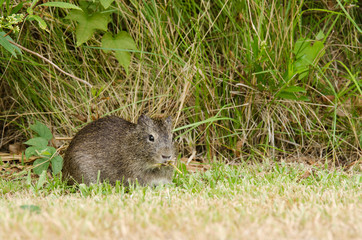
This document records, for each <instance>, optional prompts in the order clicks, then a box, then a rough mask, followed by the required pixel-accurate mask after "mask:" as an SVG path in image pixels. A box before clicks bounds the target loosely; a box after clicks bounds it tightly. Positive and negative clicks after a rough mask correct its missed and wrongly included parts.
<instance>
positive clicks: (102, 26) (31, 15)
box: [0, 0, 137, 73]
mask: <svg viewBox="0 0 362 240" xmlns="http://www.w3.org/2000/svg"><path fill="white" fill-rule="evenodd" d="M4 1H5V0H3V1H1V2H0V6H1V5H2V3H3V2H4ZM30 2H31V1H25V2H21V3H19V4H18V5H15V4H14V5H13V6H12V5H11V4H10V3H9V0H6V8H7V10H8V12H9V11H11V13H12V14H11V15H9V16H7V17H6V18H4V16H0V45H1V46H3V47H4V48H5V50H7V51H8V52H10V53H11V54H12V55H13V56H14V57H16V53H15V50H16V51H18V52H19V53H21V51H20V50H19V49H18V48H17V47H16V46H14V45H12V44H11V43H10V42H9V40H10V41H12V42H14V41H13V40H12V39H11V38H10V37H9V36H7V35H8V34H9V33H11V32H14V33H17V32H19V26H18V25H19V24H20V23H23V22H24V21H33V20H34V21H36V22H38V24H39V27H40V28H41V29H42V30H45V31H48V32H49V30H48V28H47V24H46V22H45V21H44V19H43V18H42V17H41V16H40V14H35V12H34V8H40V7H58V8H61V9H72V10H71V11H70V12H69V14H68V15H67V16H66V19H70V20H73V21H76V22H78V25H77V27H76V31H75V35H76V37H77V47H79V46H81V45H82V44H83V43H85V42H87V41H88V40H89V39H90V38H91V37H92V36H93V35H94V33H95V32H96V30H101V31H104V32H107V33H106V34H105V35H104V37H103V40H102V45H103V48H105V49H104V51H106V52H108V49H111V50H114V51H116V53H115V56H116V59H117V60H118V61H119V63H120V64H121V65H122V66H123V67H124V69H125V71H126V73H128V66H129V63H130V61H131V55H130V53H129V52H128V51H129V50H137V47H136V45H135V43H134V41H133V39H132V37H131V36H130V35H129V34H128V33H127V32H125V31H121V32H120V33H119V34H117V35H116V36H115V37H114V38H113V37H112V33H110V32H108V31H107V30H108V27H107V26H108V24H109V23H110V22H111V21H112V19H111V17H110V15H111V14H112V12H113V11H105V10H107V9H108V8H109V7H110V5H111V4H112V2H113V0H100V1H92V2H86V1H82V2H81V7H78V6H76V5H74V4H71V3H66V2H47V3H43V4H39V3H41V1H40V0H34V1H32V2H31V3H32V4H31V5H30V6H29V7H28V8H27V9H26V12H27V14H26V15H24V14H16V13H17V12H18V11H20V10H21V9H22V8H23V5H24V3H30ZM99 5H101V6H102V7H103V8H104V9H101V10H99V8H100V7H99ZM94 9H96V10H94ZM97 9H98V10H97ZM92 10H93V11H92ZM3 29H9V30H10V32H9V33H7V34H5V32H3Z"/></svg>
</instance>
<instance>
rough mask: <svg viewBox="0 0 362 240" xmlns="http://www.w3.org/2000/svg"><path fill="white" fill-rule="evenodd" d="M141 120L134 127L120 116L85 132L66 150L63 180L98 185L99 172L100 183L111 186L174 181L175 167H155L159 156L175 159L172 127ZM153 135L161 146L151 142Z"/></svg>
mask: <svg viewBox="0 0 362 240" xmlns="http://www.w3.org/2000/svg"><path fill="white" fill-rule="evenodd" d="M140 119H141V120H140ZM140 119H139V122H141V124H133V123H130V122H128V121H126V120H124V119H122V118H119V117H115V116H111V117H105V118H101V119H99V120H97V121H94V122H92V123H90V124H89V125H87V126H86V127H84V128H83V129H81V130H80V131H79V132H78V133H77V134H76V135H75V137H74V138H73V140H72V142H71V143H70V145H69V147H68V149H67V151H66V154H65V157H64V166H63V177H64V178H66V179H69V178H70V179H73V180H75V181H76V182H78V183H81V182H85V183H86V184H89V183H95V182H97V178H98V173H99V180H100V181H103V180H108V181H109V182H110V183H115V182H116V181H117V180H119V181H121V182H122V181H124V182H127V181H129V180H135V179H137V180H138V181H139V182H140V183H141V184H142V185H146V184H149V183H150V182H152V181H155V182H158V181H160V182H167V181H168V182H169V181H171V178H172V173H173V170H172V168H170V167H168V166H167V167H166V166H163V167H161V168H160V167H159V168H158V169H157V168H154V167H152V166H153V165H152V164H153V161H154V160H152V159H154V158H155V159H158V158H159V155H160V156H162V158H163V157H165V155H167V157H169V156H170V155H172V156H173V157H174V150H173V149H171V148H172V147H173V146H172V147H171V146H169V145H170V144H171V142H172V137H171V139H169V135H170V133H171V127H170V126H168V127H166V126H164V125H165V124H164V122H162V121H156V120H152V119H150V118H148V117H141V118H140ZM149 132H152V134H153V135H155V136H156V138H157V139H156V140H157V141H158V142H157V143H155V144H153V145H152V143H150V141H147V138H148V137H149V135H150V134H151V133H149ZM165 139H166V140H165ZM170 141H171V142H170ZM155 155H157V156H155ZM151 163H152V164H151ZM71 182H72V181H71Z"/></svg>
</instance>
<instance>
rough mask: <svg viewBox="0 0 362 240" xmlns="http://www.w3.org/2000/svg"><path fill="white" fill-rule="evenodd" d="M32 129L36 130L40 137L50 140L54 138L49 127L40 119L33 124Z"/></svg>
mask: <svg viewBox="0 0 362 240" xmlns="http://www.w3.org/2000/svg"><path fill="white" fill-rule="evenodd" d="M30 129H31V130H33V131H34V132H36V133H37V134H38V135H39V136H40V137H42V138H45V139H46V140H48V141H49V140H51V139H52V138H53V134H52V133H51V131H50V130H49V128H48V127H47V126H45V125H44V124H43V123H41V122H39V121H36V122H35V124H33V125H31V126H30Z"/></svg>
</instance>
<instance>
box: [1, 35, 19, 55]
mask: <svg viewBox="0 0 362 240" xmlns="http://www.w3.org/2000/svg"><path fill="white" fill-rule="evenodd" d="M4 36H5V33H4V32H0V45H1V46H3V47H4V48H5V50H7V51H8V52H10V53H11V55H13V56H14V57H16V52H18V53H19V54H20V55H21V51H20V49H19V48H18V47H17V46H15V45H13V44H11V43H10V42H9V41H8V40H10V41H13V39H12V38H11V37H10V36H6V37H4Z"/></svg>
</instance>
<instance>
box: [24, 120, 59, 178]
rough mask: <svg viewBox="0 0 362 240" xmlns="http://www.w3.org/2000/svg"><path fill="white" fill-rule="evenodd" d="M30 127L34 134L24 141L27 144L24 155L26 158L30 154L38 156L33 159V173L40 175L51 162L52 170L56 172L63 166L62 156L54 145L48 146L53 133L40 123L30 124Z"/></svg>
mask: <svg viewBox="0 0 362 240" xmlns="http://www.w3.org/2000/svg"><path fill="white" fill-rule="evenodd" d="M30 129H31V130H33V131H34V132H36V136H35V137H34V138H32V139H29V140H28V141H26V142H25V144H26V145H29V146H30V147H28V148H27V149H26V150H25V156H26V159H27V160H28V159H29V158H30V157H31V156H36V157H39V158H38V159H37V160H35V161H34V164H33V165H34V169H33V171H34V173H36V174H38V175H41V174H42V172H43V171H46V170H47V169H48V168H49V165H50V163H51V168H52V172H53V173H54V174H58V173H59V172H60V171H61V170H62V168H63V158H62V157H61V156H60V155H59V154H58V152H57V150H56V149H55V148H54V147H51V146H48V143H49V141H50V140H51V139H52V138H53V134H52V133H51V132H50V130H49V129H48V128H47V127H46V126H45V125H44V124H42V123H40V122H38V121H37V122H36V123H35V124H34V125H31V126H30Z"/></svg>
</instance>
